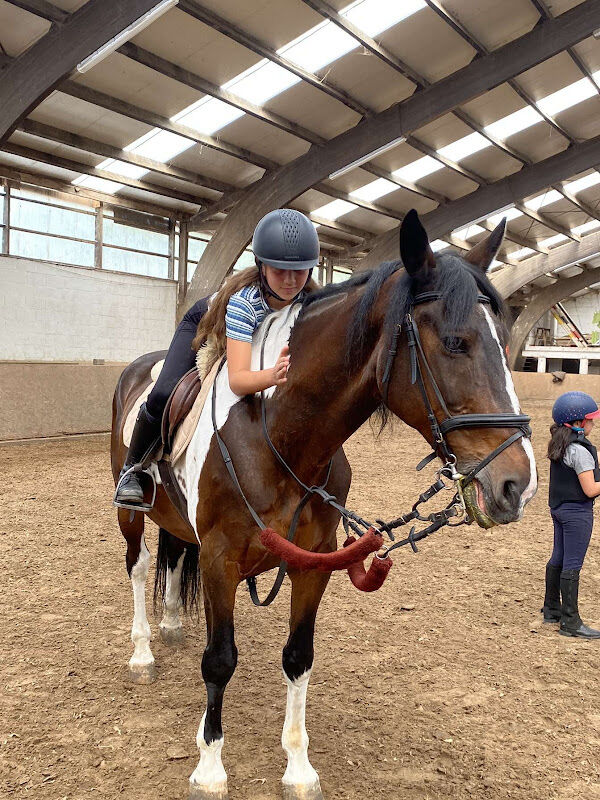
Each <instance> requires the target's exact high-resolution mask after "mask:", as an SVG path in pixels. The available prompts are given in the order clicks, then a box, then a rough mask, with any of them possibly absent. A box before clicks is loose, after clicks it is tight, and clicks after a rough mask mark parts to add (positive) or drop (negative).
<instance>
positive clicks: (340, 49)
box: [277, 22, 358, 72]
mask: <svg viewBox="0 0 600 800" xmlns="http://www.w3.org/2000/svg"><path fill="white" fill-rule="evenodd" d="M357 47H358V42H357V40H356V39H355V38H354V37H353V36H350V34H349V33H346V31H344V30H342V28H340V27H339V26H338V25H334V24H333V22H322V23H321V24H320V25H317V26H316V27H315V28H312V30H309V31H307V32H306V33H304V34H303V35H302V36H300V37H298V39H296V40H295V41H293V42H290V44H286V45H285V46H284V47H282V48H281V49H280V50H278V51H277V52H278V53H279V54H280V55H282V56H285V58H287V59H289V60H290V61H293V62H294V64H298V66H300V67H302V68H303V69H306V70H308V71H309V72H317V70H319V69H321V68H322V67H325V66H326V65H327V64H331V62H332V61H336V60H337V59H338V58H341V57H342V56H345V55H346V53H349V52H350V51H351V50H354V49H355V48H357Z"/></svg>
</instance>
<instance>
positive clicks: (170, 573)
mask: <svg viewBox="0 0 600 800" xmlns="http://www.w3.org/2000/svg"><path fill="white" fill-rule="evenodd" d="M184 558H185V552H183V553H182V554H181V555H180V556H179V561H178V562H177V565H176V567H175V569H173V570H172V569H170V568H169V567H167V578H166V582H165V583H166V585H165V597H164V601H163V616H162V619H161V621H160V625H159V628H161V629H162V630H163V631H169V632H172V631H179V630H180V629H181V627H182V626H181V620H180V619H179V593H180V591H181V573H182V572H183V560H184Z"/></svg>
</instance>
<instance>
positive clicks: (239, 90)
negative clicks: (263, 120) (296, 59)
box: [223, 59, 300, 106]
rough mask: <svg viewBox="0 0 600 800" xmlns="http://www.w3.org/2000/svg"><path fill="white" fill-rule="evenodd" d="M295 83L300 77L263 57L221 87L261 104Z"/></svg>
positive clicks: (298, 81) (258, 104) (251, 101)
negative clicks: (253, 65)
mask: <svg viewBox="0 0 600 800" xmlns="http://www.w3.org/2000/svg"><path fill="white" fill-rule="evenodd" d="M297 83H300V78H299V77H298V76H297V75H294V73H293V72H290V70H289V69H284V68H283V67H280V66H279V64H275V63H274V62H273V61H268V60H267V59H263V60H262V61H260V62H259V63H258V64H257V65H256V67H253V68H252V69H249V70H246V72H244V73H242V75H238V77H237V78H233V79H232V80H231V81H228V82H227V83H225V84H224V85H223V88H224V89H231V90H232V91H235V93H236V94H238V95H239V96H240V97H243V98H244V99H245V100H248V101H249V102H250V103H254V104H255V105H257V106H262V105H263V103H266V102H267V100H270V99H271V98H272V97H275V96H276V95H278V94H281V93H282V92H285V90H286V89H289V88H290V87H291V86H294V85H295V84H297Z"/></svg>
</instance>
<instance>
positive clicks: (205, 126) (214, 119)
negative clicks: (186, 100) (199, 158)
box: [171, 97, 244, 136]
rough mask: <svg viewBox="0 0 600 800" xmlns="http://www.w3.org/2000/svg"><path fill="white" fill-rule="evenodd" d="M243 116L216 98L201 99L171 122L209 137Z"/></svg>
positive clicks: (237, 110)
mask: <svg viewBox="0 0 600 800" xmlns="http://www.w3.org/2000/svg"><path fill="white" fill-rule="evenodd" d="M243 116H244V112H243V111H242V110H241V109H239V108H235V106H232V105H230V104H229V103H224V102H223V101H222V100H217V98H216V97H203V98H202V99H201V100H199V101H198V102H197V103H194V104H193V105H191V106H189V107H188V108H184V110H183V111H180V112H179V113H178V114H176V115H175V116H174V117H171V121H172V122H181V123H182V124H183V125H187V126H188V127H190V128H194V129H195V130H197V131H200V133H205V134H206V135H207V136H210V135H211V134H213V133H214V132H215V131H218V130H220V129H221V128H224V127H225V126H226V125H229V123H231V122H233V121H234V120H236V119H239V118H240V117H243Z"/></svg>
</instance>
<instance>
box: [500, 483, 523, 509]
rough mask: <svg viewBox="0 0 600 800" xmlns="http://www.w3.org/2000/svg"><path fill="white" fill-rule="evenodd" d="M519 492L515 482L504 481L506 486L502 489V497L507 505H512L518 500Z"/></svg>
mask: <svg viewBox="0 0 600 800" xmlns="http://www.w3.org/2000/svg"><path fill="white" fill-rule="evenodd" d="M518 494H519V491H518V489H517V484H516V483H515V482H514V481H510V480H509V481H504V486H503V487H502V496H503V498H504V500H505V501H506V503H507V505H512V504H513V503H514V502H516V501H517V500H518Z"/></svg>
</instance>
